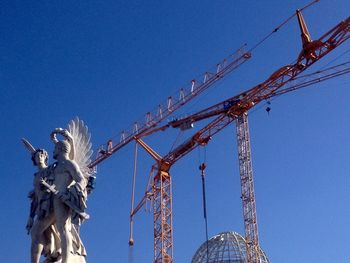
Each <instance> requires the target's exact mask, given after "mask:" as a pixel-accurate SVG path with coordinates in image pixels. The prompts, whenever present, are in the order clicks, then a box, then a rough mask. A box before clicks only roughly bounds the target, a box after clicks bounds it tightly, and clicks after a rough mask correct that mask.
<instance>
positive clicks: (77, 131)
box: [68, 117, 93, 179]
mask: <svg viewBox="0 0 350 263" xmlns="http://www.w3.org/2000/svg"><path fill="white" fill-rule="evenodd" d="M68 131H69V133H70V134H71V136H72V138H73V148H74V149H72V150H73V152H72V153H73V154H72V158H73V160H74V161H75V162H76V163H77V164H78V165H79V168H80V170H81V172H82V173H83V175H84V177H85V178H86V179H88V178H89V176H90V175H91V171H90V169H89V168H88V165H89V163H90V162H91V156H92V153H93V151H92V149H91V148H92V144H91V141H90V139H91V134H90V133H89V130H88V127H87V126H86V125H85V123H84V122H83V121H82V120H80V119H79V118H78V117H76V118H75V119H73V120H71V121H70V122H69V124H68Z"/></svg>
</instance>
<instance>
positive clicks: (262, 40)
mask: <svg viewBox="0 0 350 263" xmlns="http://www.w3.org/2000/svg"><path fill="white" fill-rule="evenodd" d="M319 1H320V0H314V1H312V2H311V3H309V4H307V5H306V6H304V7H302V8H301V9H299V11H303V10H305V9H306V8H308V7H310V6H312V5H313V4H315V3H317V2H319ZM294 16H296V13H294V14H293V15H291V16H290V17H288V18H287V19H286V20H284V21H283V22H282V23H281V24H280V25H279V26H277V27H276V28H275V29H274V30H273V31H272V32H271V33H269V34H268V35H267V36H265V37H264V38H263V39H261V40H260V41H259V42H258V43H256V44H255V45H254V46H253V47H252V48H251V49H250V50H249V52H252V51H253V50H254V49H256V48H257V47H258V46H260V45H261V44H262V43H264V42H265V41H266V40H267V39H268V38H270V37H271V36H272V35H273V34H274V33H276V32H277V31H278V30H279V29H280V28H281V27H283V26H284V25H285V24H287V23H288V22H289V21H290V20H292V18H293V17H294Z"/></svg>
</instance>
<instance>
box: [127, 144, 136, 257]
mask: <svg viewBox="0 0 350 263" xmlns="http://www.w3.org/2000/svg"><path fill="white" fill-rule="evenodd" d="M137 156H138V143H137V142H136V141H135V152H134V171H133V175H132V191H131V208H130V236H129V260H128V262H129V263H133V261H134V260H133V257H134V256H133V253H134V250H133V246H134V239H133V230H134V229H133V228H134V219H133V217H134V215H133V213H134V205H135V186H136V172H137Z"/></svg>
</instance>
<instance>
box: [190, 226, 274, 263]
mask: <svg viewBox="0 0 350 263" xmlns="http://www.w3.org/2000/svg"><path fill="white" fill-rule="evenodd" d="M207 247H208V250H207ZM207 251H208V253H207ZM246 255H247V250H246V242H245V239H244V238H243V237H242V236H241V235H240V234H238V233H236V232H223V233H220V234H218V235H216V236H214V237H212V238H210V239H209V240H208V244H207V242H204V243H203V244H202V245H201V246H200V248H199V249H198V250H197V252H196V254H195V255H194V256H193V258H192V261H191V263H245V262H246ZM260 263H269V260H268V258H267V256H266V255H265V253H264V252H263V251H262V250H261V249H260Z"/></svg>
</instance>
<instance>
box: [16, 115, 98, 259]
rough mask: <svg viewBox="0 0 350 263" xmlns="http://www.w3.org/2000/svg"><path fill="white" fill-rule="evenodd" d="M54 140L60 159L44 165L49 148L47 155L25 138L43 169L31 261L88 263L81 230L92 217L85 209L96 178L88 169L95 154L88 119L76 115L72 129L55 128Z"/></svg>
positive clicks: (32, 222)
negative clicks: (83, 223)
mask: <svg viewBox="0 0 350 263" xmlns="http://www.w3.org/2000/svg"><path fill="white" fill-rule="evenodd" d="M57 135H60V136H61V137H62V139H61V140H59V139H58V138H57ZM51 140H52V142H53V143H54V152H53V158H54V159H55V160H56V161H55V162H54V163H53V164H51V165H49V166H47V164H46V165H41V163H43V161H41V159H40V158H42V159H44V157H43V156H47V153H46V151H44V150H43V151H42V152H45V153H46V154H43V153H41V152H40V149H39V150H34V147H32V146H31V145H30V143H29V142H28V141H26V140H22V141H23V142H24V144H25V145H26V147H27V148H28V149H31V150H30V151H31V153H32V159H34V161H33V162H34V164H35V165H37V166H38V169H39V171H38V172H37V173H36V174H35V176H34V177H35V178H34V191H33V194H31V199H32V204H31V212H30V216H29V219H28V224H27V230H28V231H30V234H31V238H32V247H31V262H32V263H39V261H40V257H41V256H43V257H44V258H45V261H44V262H45V263H48V262H57V263H85V262H86V251H85V247H84V245H83V243H82V241H81V239H80V235H79V229H80V225H81V223H82V222H83V221H84V220H86V219H88V218H89V215H88V214H87V213H86V212H85V210H86V207H87V206H86V200H87V193H88V190H89V186H90V184H89V183H90V179H91V177H93V174H92V172H91V170H90V169H89V168H88V164H89V163H90V162H91V160H90V158H91V155H92V150H91V142H90V134H89V132H88V128H87V126H86V125H85V124H84V122H83V121H81V120H79V119H78V118H76V119H74V120H72V121H71V122H70V123H69V125H68V129H62V128H56V129H54V130H53V132H52V133H51ZM30 146H31V147H30ZM36 152H37V153H36ZM45 160H47V159H45ZM39 165H40V166H39ZM39 167H40V168H39Z"/></svg>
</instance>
